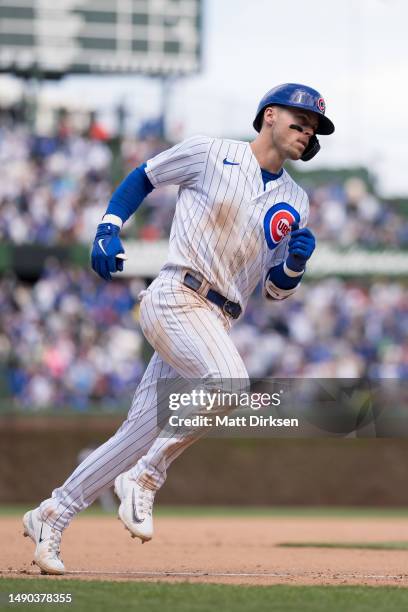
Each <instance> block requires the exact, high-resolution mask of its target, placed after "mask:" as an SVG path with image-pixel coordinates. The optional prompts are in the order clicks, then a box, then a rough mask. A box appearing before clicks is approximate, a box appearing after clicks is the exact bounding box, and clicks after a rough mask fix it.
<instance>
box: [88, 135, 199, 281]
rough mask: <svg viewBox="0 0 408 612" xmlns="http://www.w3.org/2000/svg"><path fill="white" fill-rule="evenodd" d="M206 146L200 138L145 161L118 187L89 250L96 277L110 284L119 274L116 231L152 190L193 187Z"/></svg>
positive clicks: (120, 255)
mask: <svg viewBox="0 0 408 612" xmlns="http://www.w3.org/2000/svg"><path fill="white" fill-rule="evenodd" d="M210 142H211V141H210V139H208V138H206V137H203V136H195V137H192V138H188V139H186V140H184V141H183V142H181V143H179V144H177V145H175V146H174V147H171V148H170V149H167V150H166V151H162V153H159V154H158V155H156V156H155V157H153V158H152V159H149V160H147V162H146V163H145V164H142V165H141V166H139V167H138V168H136V169H135V170H133V171H132V172H131V173H130V174H129V175H128V176H127V177H126V179H125V180H124V181H123V182H122V183H121V184H120V185H119V187H118V188H117V189H116V191H115V192H114V194H113V195H112V198H111V200H110V202H109V206H108V208H107V210H106V214H105V215H104V217H103V219H102V223H101V224H100V225H98V228H97V232H96V236H95V240H94V244H93V248H92V256H91V260H92V268H93V269H94V270H95V272H96V273H97V274H99V276H101V277H102V278H103V279H105V280H110V279H111V278H112V277H111V273H112V272H120V271H122V270H123V260H124V259H126V256H125V255H124V248H123V245H122V243H121V241H120V238H119V233H120V230H121V228H122V225H123V224H124V223H125V221H126V220H127V219H128V218H129V217H130V216H131V215H132V214H133V213H134V212H136V210H137V209H138V208H139V206H140V204H141V203H142V202H143V200H144V199H145V197H146V196H147V195H148V194H149V193H150V192H151V191H152V189H154V188H155V187H159V186H162V185H179V186H180V187H183V186H185V187H187V186H188V187H192V186H194V185H195V183H196V182H197V181H198V179H199V177H200V176H201V174H202V172H203V169H204V166H205V159H206V157H207V154H208V147H209V143H210Z"/></svg>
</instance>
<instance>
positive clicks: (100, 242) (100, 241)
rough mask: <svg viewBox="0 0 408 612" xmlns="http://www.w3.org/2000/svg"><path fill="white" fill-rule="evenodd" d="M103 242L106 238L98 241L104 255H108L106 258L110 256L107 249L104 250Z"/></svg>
mask: <svg viewBox="0 0 408 612" xmlns="http://www.w3.org/2000/svg"><path fill="white" fill-rule="evenodd" d="M103 241H104V238H99V240H98V244H99V247H100V249H101V251H103V253H105V255H106V256H108V254H107V252H106V251H105V249H104V248H103V245H102V242H103Z"/></svg>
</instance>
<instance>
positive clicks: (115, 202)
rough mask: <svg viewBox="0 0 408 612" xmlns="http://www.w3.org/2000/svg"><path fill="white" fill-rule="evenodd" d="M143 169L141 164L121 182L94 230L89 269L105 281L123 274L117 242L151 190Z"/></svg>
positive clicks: (120, 247) (122, 256)
mask: <svg viewBox="0 0 408 612" xmlns="http://www.w3.org/2000/svg"><path fill="white" fill-rule="evenodd" d="M145 168H146V164H142V165H141V166H139V167H138V168H136V169H135V170H133V171H132V172H131V173H130V174H129V175H128V176H127V177H126V178H125V180H124V181H122V183H121V184H120V185H119V187H118V188H117V189H116V190H115V191H114V193H113V195H112V197H111V199H110V202H109V205H108V208H107V210H106V213H105V215H104V216H103V218H102V223H100V224H99V225H98V227H97V230H96V236H95V240H94V243H93V248H92V254H91V262H92V268H93V269H94V270H95V272H96V273H97V274H99V276H101V277H102V278H103V279H104V280H111V278H112V277H111V272H121V271H122V270H123V262H124V260H125V259H126V255H125V249H124V248H123V245H122V242H121V240H120V238H119V233H120V230H121V229H122V226H123V224H124V223H125V221H127V220H128V219H129V217H130V216H131V215H132V214H133V213H134V212H136V210H137V209H138V208H139V206H140V204H141V203H142V202H143V200H144V199H145V197H146V196H147V195H148V194H149V193H150V192H151V191H152V190H153V188H154V187H153V185H152V184H151V182H150V181H149V179H148V177H147V174H146V172H145Z"/></svg>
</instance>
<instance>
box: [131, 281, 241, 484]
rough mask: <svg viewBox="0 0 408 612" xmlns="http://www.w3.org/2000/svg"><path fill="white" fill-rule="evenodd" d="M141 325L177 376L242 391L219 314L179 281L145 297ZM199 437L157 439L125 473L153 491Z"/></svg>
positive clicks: (179, 435)
mask: <svg viewBox="0 0 408 612" xmlns="http://www.w3.org/2000/svg"><path fill="white" fill-rule="evenodd" d="M141 324H142V328H143V332H144V334H145V336H146V338H147V339H148V340H149V342H150V343H151V344H152V346H153V347H154V348H155V350H156V351H158V352H159V353H160V354H161V356H162V357H163V359H164V360H166V362H167V363H169V364H170V365H171V366H172V367H173V368H174V370H175V371H177V372H178V373H179V374H180V375H181V376H182V377H183V378H186V379H187V378H188V379H200V380H201V381H202V385H203V386H204V387H205V388H206V389H207V390H208V391H211V390H213V391H215V390H218V389H220V387H221V390H222V391H229V392H238V393H239V392H242V391H244V390H245V389H247V388H248V374H247V371H246V368H245V365H244V363H243V361H242V359H241V356H240V355H239V353H238V351H237V349H236V347H235V345H234V344H233V342H232V340H231V338H230V337H229V335H228V329H229V326H228V325H227V324H226V320H225V318H224V315H222V313H221V311H220V310H219V309H218V307H214V308H213V307H212V305H210V304H209V303H208V302H207V301H206V300H203V298H201V297H200V296H197V295H196V294H194V293H192V292H191V291H189V290H187V292H186V291H185V288H184V287H183V286H182V285H180V283H176V282H172V283H171V286H167V285H166V284H164V286H162V287H159V288H158V289H154V290H153V291H151V292H149V293H148V294H147V295H146V296H145V298H144V300H143V302H142V306H141ZM202 434H203V430H202V429H201V430H200V429H197V430H196V431H194V432H191V433H189V434H186V433H177V432H176V433H175V434H173V435H169V434H168V433H167V434H163V435H159V437H158V438H157V439H156V440H155V441H154V443H153V444H152V446H151V447H150V448H149V450H148V452H147V453H146V454H145V455H144V456H143V457H142V458H141V459H140V460H139V461H138V463H137V465H136V466H135V467H134V468H133V469H132V470H131V471H130V475H131V477H132V478H134V479H136V480H137V481H138V482H139V483H141V484H142V485H144V486H146V487H148V488H149V489H153V490H157V489H159V488H160V487H161V486H162V485H163V483H164V481H165V479H166V470H167V467H168V466H169V465H170V463H171V462H172V461H174V459H175V458H176V457H178V456H179V455H180V454H181V453H182V452H183V450H184V449H185V448H187V447H188V446H190V445H191V444H192V443H193V442H194V441H195V440H196V439H198V438H199V437H200V436H201V435H202Z"/></svg>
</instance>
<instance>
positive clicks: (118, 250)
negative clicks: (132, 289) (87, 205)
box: [91, 223, 126, 280]
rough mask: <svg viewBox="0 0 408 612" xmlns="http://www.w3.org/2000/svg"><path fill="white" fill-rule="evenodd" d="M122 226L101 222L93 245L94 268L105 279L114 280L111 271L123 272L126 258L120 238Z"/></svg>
mask: <svg viewBox="0 0 408 612" xmlns="http://www.w3.org/2000/svg"><path fill="white" fill-rule="evenodd" d="M119 232H120V228H119V227H118V226H117V225H114V224H113V223H100V224H99V225H98V227H97V230H96V236H95V240H94V243H93V247H92V254H91V262H92V268H93V270H95V272H96V273H97V274H99V276H100V277H101V278H103V279H104V280H112V277H111V272H122V270H123V261H124V259H126V255H125V254H124V253H125V249H124V248H123V245H122V243H121V241H120V238H119Z"/></svg>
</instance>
